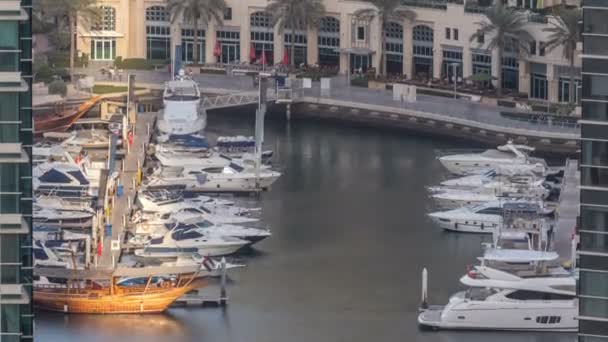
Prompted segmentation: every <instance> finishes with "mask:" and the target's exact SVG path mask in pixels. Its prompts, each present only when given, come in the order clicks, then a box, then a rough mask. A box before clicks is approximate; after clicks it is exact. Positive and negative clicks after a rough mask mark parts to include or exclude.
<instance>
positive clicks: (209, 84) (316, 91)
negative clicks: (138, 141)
mask: <svg viewBox="0 0 608 342" xmlns="http://www.w3.org/2000/svg"><path fill="white" fill-rule="evenodd" d="M86 72H87V73H88V74H90V75H94V76H95V78H96V80H97V81H99V82H107V81H108V79H107V77H105V76H102V75H101V74H100V73H98V72H95V71H94V70H86ZM128 73H129V74H134V75H136V82H137V83H139V84H142V83H148V84H154V85H157V86H158V85H162V83H163V82H164V81H167V80H168V79H169V78H170V75H169V73H168V72H161V71H139V70H132V71H128ZM194 79H195V80H196V81H197V82H199V84H200V87H201V91H203V92H207V93H213V94H228V93H234V92H249V91H255V90H256V87H255V86H254V84H253V82H252V79H251V77H249V76H227V75H214V74H202V75H194ZM123 81H125V82H126V80H123ZM331 82H332V84H331V86H332V89H331V92H330V94H329V96H327V97H321V90H320V84H319V82H313V87H312V89H305V90H301V91H294V92H295V95H296V97H306V98H310V99H316V100H319V99H329V100H335V101H340V102H343V103H350V104H351V105H352V106H353V107H358V106H357V104H361V103H363V104H369V105H381V106H385V107H387V108H394V109H401V110H404V109H409V110H415V111H418V112H424V113H432V114H436V115H443V116H448V117H453V118H458V119H465V120H471V121H477V122H480V123H485V124H490V125H496V126H501V127H508V128H518V129H525V130H530V131H535V132H552V133H556V134H564V138H565V139H571V137H572V136H578V135H580V128H577V127H571V126H570V127H568V126H561V125H546V124H538V123H532V122H528V121H517V120H513V119H509V118H506V117H503V116H502V115H501V114H500V112H501V111H504V110H507V109H506V108H501V107H495V106H491V105H487V104H482V103H477V102H471V101H469V100H465V99H452V98H447V97H439V96H429V95H418V96H417V101H416V102H415V103H402V102H397V101H394V100H393V97H392V93H391V92H390V91H387V90H376V89H368V88H361V87H349V86H348V84H347V82H346V78H345V77H344V76H336V77H333V78H332V81H331ZM508 110H509V111H517V112H524V113H526V112H525V111H522V110H516V109H512V108H509V109H508Z"/></svg>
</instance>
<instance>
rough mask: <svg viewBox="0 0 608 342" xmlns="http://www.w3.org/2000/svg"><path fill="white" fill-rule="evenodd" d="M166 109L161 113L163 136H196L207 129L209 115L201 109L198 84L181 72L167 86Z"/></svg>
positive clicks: (164, 102) (159, 125)
mask: <svg viewBox="0 0 608 342" xmlns="http://www.w3.org/2000/svg"><path fill="white" fill-rule="evenodd" d="M163 104H164V108H163V109H162V111H161V112H160V113H159V115H160V116H159V120H158V124H157V126H158V129H159V131H160V132H161V133H163V134H182V135H183V134H194V133H198V132H200V131H202V130H203V129H205V126H206V125H207V115H206V113H205V111H204V109H203V108H202V107H201V93H200V90H199V88H198V84H197V83H196V82H195V81H193V80H192V79H189V78H187V77H186V76H185V74H184V71H183V70H180V75H179V76H178V77H177V79H175V80H173V81H169V82H167V83H166V84H165V90H164V93H163Z"/></svg>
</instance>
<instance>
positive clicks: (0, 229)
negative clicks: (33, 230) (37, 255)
mask: <svg viewBox="0 0 608 342" xmlns="http://www.w3.org/2000/svg"><path fill="white" fill-rule="evenodd" d="M29 231H30V229H29V227H28V224H27V222H26V221H25V219H24V218H23V216H22V215H21V214H2V215H0V235H1V234H28V233H29Z"/></svg>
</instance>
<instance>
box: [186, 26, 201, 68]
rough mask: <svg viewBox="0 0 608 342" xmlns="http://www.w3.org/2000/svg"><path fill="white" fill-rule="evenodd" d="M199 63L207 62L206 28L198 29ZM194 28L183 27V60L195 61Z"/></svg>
mask: <svg viewBox="0 0 608 342" xmlns="http://www.w3.org/2000/svg"><path fill="white" fill-rule="evenodd" d="M197 33H198V44H197V48H198V63H205V30H198V32H197ZM194 49H195V47H194V30H193V29H182V61H183V62H184V63H186V64H189V63H194V62H195V61H194Z"/></svg>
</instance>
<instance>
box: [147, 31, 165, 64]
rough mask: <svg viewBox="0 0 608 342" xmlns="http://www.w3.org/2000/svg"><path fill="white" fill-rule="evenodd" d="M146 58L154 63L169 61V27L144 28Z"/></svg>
mask: <svg viewBox="0 0 608 342" xmlns="http://www.w3.org/2000/svg"><path fill="white" fill-rule="evenodd" d="M146 47H147V49H146V58H147V59H148V60H155V61H168V60H170V59H171V33H170V27H169V26H146Z"/></svg>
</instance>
